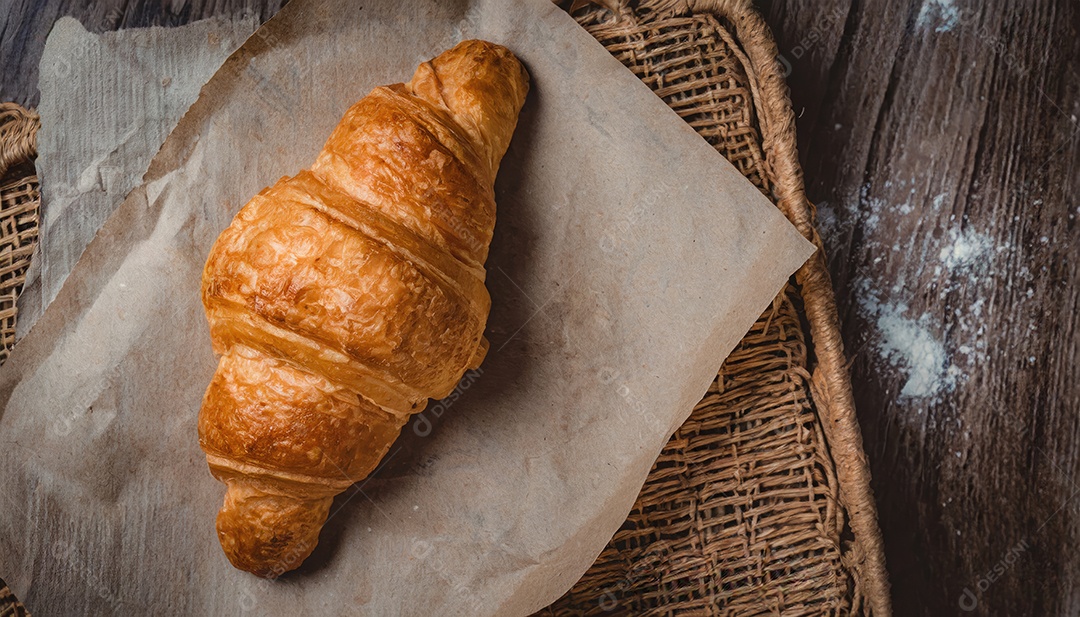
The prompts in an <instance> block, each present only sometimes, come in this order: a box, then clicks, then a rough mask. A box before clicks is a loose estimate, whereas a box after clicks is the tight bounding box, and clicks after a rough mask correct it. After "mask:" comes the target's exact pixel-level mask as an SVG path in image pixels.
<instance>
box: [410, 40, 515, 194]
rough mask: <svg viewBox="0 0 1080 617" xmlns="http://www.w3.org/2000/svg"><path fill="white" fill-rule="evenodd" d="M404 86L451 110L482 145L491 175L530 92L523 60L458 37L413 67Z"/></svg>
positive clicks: (487, 44)
mask: <svg viewBox="0 0 1080 617" xmlns="http://www.w3.org/2000/svg"><path fill="white" fill-rule="evenodd" d="M406 87H407V88H408V89H409V90H410V91H411V92H413V93H414V94H416V95H417V96H420V97H422V98H425V99H427V100H429V101H432V102H436V101H438V102H440V103H441V104H442V105H443V106H444V107H445V108H446V110H447V111H449V112H450V113H451V114H452V115H453V116H454V119H455V120H457V121H458V123H459V124H460V125H461V127H462V128H463V129H465V130H466V131H467V132H468V133H469V134H470V135H471V136H472V138H473V141H474V143H476V144H478V145H480V146H481V147H482V148H484V149H485V152H483V153H482V154H483V158H484V159H485V161H486V162H487V164H488V166H489V167H488V170H489V172H490V173H491V178H490V179H491V180H494V179H495V172H496V171H497V170H498V169H499V163H500V162H501V161H502V157H503V155H504V154H506V149H507V147H509V145H510V137H511V135H513V133H514V126H515V125H516V124H517V118H518V113H519V112H520V111H521V106H522V105H524V104H525V95H526V94H528V92H529V73H528V72H527V71H526V70H525V66H524V65H522V64H521V61H520V60H518V59H517V57H516V56H514V54H513V53H512V52H511V51H510V50H509V49H507V48H505V47H503V46H502V45H496V44H495V43H490V42H488V41H481V40H477V39H472V40H468V41H462V42H460V43H458V44H457V45H455V46H454V47H452V48H451V49H448V50H446V51H444V52H443V53H441V54H439V55H438V56H436V57H435V58H434V59H432V60H431V61H429V62H425V63H423V64H421V65H420V66H419V67H417V69H416V73H415V74H414V75H413V77H412V79H411V80H410V81H409V83H408V84H406Z"/></svg>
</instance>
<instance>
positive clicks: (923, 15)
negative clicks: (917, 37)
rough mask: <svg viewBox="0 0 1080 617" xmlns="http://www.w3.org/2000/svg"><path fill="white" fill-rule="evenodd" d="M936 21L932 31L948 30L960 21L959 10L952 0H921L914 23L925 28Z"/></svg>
mask: <svg viewBox="0 0 1080 617" xmlns="http://www.w3.org/2000/svg"><path fill="white" fill-rule="evenodd" d="M931 22H934V23H936V25H935V27H934V32H949V31H950V30H952V29H953V28H955V27H956V25H957V24H958V23H960V10H959V9H957V8H956V5H954V4H953V0H923V4H922V8H920V9H919V17H918V20H917V21H916V25H918V26H919V27H920V28H927V27H929V26H930V24H931Z"/></svg>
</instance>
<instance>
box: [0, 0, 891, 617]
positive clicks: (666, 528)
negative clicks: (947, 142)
mask: <svg viewBox="0 0 1080 617" xmlns="http://www.w3.org/2000/svg"><path fill="white" fill-rule="evenodd" d="M603 4H604V5H605V6H607V8H600V7H596V6H588V7H585V8H584V9H581V10H577V11H575V12H574V13H573V15H574V17H575V18H576V19H577V20H578V22H579V23H581V24H582V26H584V27H585V28H586V29H587V30H588V31H589V32H590V33H591V34H592V35H593V36H594V37H595V38H596V39H597V40H599V41H600V42H601V43H602V44H603V45H604V46H605V47H606V48H607V49H608V51H609V52H611V53H612V54H613V55H614V56H615V57H617V58H618V59H619V60H620V61H622V62H623V64H625V65H626V66H627V67H629V68H630V69H631V70H633V71H634V72H635V73H636V74H637V75H638V76H639V77H640V78H641V79H642V81H644V82H645V83H646V84H648V85H649V86H650V87H651V88H653V90H654V91H655V92H656V93H657V95H659V96H660V97H661V98H663V99H664V100H665V102H667V103H668V105H669V106H671V108H672V109H673V110H675V111H676V112H677V113H679V115H680V116H682V117H683V118H684V119H685V120H686V121H687V122H688V123H689V124H690V125H691V126H693V127H694V128H695V129H696V130H697V131H698V132H699V133H700V134H701V135H702V136H703V137H704V138H705V139H706V140H708V141H709V143H710V144H712V145H713V146H714V147H715V148H716V149H717V150H718V151H719V152H720V153H721V154H723V155H724V156H725V157H727V159H728V160H729V161H731V162H732V163H733V164H734V165H735V166H736V167H737V168H738V169H739V170H740V171H741V172H742V173H743V174H744V175H745V176H746V177H747V178H748V179H749V180H750V181H751V182H753V183H754V184H755V185H756V186H757V187H758V188H759V189H761V190H762V192H763V193H764V194H765V195H766V196H768V197H770V198H771V199H772V200H773V201H774V202H775V203H776V204H777V206H778V207H779V208H780V209H781V211H783V212H784V214H785V215H786V216H787V217H788V218H789V219H790V220H791V221H792V222H793V223H794V224H795V226H796V227H797V228H798V229H799V230H800V231H801V232H802V233H803V234H804V235H805V236H806V237H807V238H809V239H810V240H811V241H813V242H814V243H815V244H817V245H818V247H819V251H818V253H817V254H816V255H815V256H814V257H813V258H812V259H811V260H810V261H809V262H807V264H806V265H805V266H803V268H801V269H800V270H799V272H798V273H797V274H796V276H795V277H794V280H793V281H792V282H791V283H790V284H789V285H788V286H787V288H786V289H785V290H784V291H783V292H782V293H781V294H780V295H779V296H777V298H776V299H775V301H774V302H773V305H772V306H771V307H770V308H769V310H767V311H766V312H765V313H764V314H763V315H762V316H761V318H760V319H759V320H758V322H757V323H756V324H755V325H754V327H753V328H752V329H751V331H750V332H749V333H748V334H747V335H746V337H745V338H744V339H743V340H742V342H741V343H740V344H739V346H738V347H737V348H736V349H735V350H734V351H733V352H732V354H731V355H730V356H729V357H728V359H727V360H726V362H725V363H724V365H723V367H722V368H721V370H720V374H719V375H718V376H717V379H716V381H715V382H714V383H713V385H712V387H711V388H710V390H709V392H708V394H707V395H706V396H705V398H704V399H703V400H702V401H701V403H699V404H698V406H697V407H696V409H695V410H694V412H693V413H692V415H691V416H690V418H689V419H688V420H687V422H686V423H685V424H684V425H683V426H682V427H681V428H680V429H679V430H678V431H677V432H676V433H675V435H674V436H672V438H671V441H670V442H669V443H668V445H667V447H666V448H665V449H664V451H663V453H662V454H661V456H660V458H659V459H658V460H657V462H656V465H655V466H654V468H653V470H652V472H651V474H650V476H649V478H648V481H647V483H646V485H645V486H644V487H643V489H642V492H641V494H640V496H639V498H638V501H637V503H636V504H635V506H634V509H633V510H632V511H631V513H630V515H629V517H628V518H627V520H626V522H625V524H624V525H623V526H622V528H621V529H620V530H619V531H618V532H617V533H616V534H615V536H614V538H612V541H611V543H610V544H609V545H608V547H607V548H606V549H605V550H604V551H603V553H601V555H600V556H599V558H598V559H597V561H596V563H595V564H594V566H593V567H592V568H591V569H590V570H589V571H588V572H587V573H586V574H585V576H584V577H583V578H582V579H581V581H580V582H579V583H578V584H577V585H575V587H574V588H573V589H572V590H570V591H569V592H568V593H567V594H566V595H565V596H564V597H563V598H562V599H560V600H559V601H558V602H556V603H555V604H553V605H552V606H551V607H549V608H548V609H545V610H544V611H543V612H542V614H545V615H567V614H573V615H610V614H634V615H756V614H785V615H797V614H798V615H803V614H806V615H817V614H851V613H859V614H874V615H877V616H879V617H882V616H886V615H889V614H890V603H889V596H888V581H887V575H886V571H885V566H884V556H883V553H882V545H881V539H880V533H879V531H878V528H877V514H876V510H875V506H874V502H873V497H872V494H871V493H870V488H869V471H868V468H867V465H866V460H865V456H864V454H863V451H862V440H861V437H860V434H859V428H858V424H857V421H856V419H855V413H854V403H853V401H852V397H851V386H850V382H849V379H848V376H847V371H846V364H845V360H844V355H843V350H842V346H841V341H840V336H839V328H838V321H837V316H836V308H835V301H834V299H833V296H832V288H831V283H830V281H829V278H828V272H827V270H826V269H825V261H824V257H823V254H822V252H821V250H820V246H821V243H820V239H819V238H818V236H817V233H816V231H815V230H814V227H813V208H812V206H811V205H810V204H809V202H807V200H806V196H805V193H804V190H803V182H802V173H801V170H800V168H799V165H798V160H797V156H796V152H795V128H794V117H793V114H792V111H791V105H790V101H789V100H788V96H787V90H786V86H785V85H784V83H783V77H782V75H781V74H780V72H779V70H778V66H777V62H776V47H775V44H774V42H773V41H772V38H771V35H770V34H769V31H768V29H767V27H766V26H765V24H764V23H763V22H762V20H761V18H760V16H758V14H757V13H756V12H754V10H753V9H752V8H751V7H750V4H749V1H748V0H737V1H726V2H724V1H718V0H712V1H707V0H697V1H694V0H675V1H672V0H640V1H639V2H635V3H633V4H631V3H629V2H628V1H627V0H606V1H605V2H603ZM38 126H39V121H38V118H37V116H36V115H35V114H33V113H32V112H27V111H25V110H23V109H22V108H20V107H18V106H15V105H12V104H3V105H0V202H2V206H3V207H2V212H0V340H2V349H0V362H2V361H3V360H4V359H6V357H7V355H8V353H9V351H10V348H11V346H12V344H13V343H14V330H15V321H16V317H17V315H16V306H15V301H16V299H17V297H18V293H19V291H20V290H21V288H22V284H23V281H24V280H25V274H26V268H27V266H28V264H29V260H30V256H31V254H32V252H33V247H34V243H35V242H36V239H37V225H38V206H39V201H40V199H39V194H38V183H37V177H36V175H35V172H34V168H33V163H32V161H33V158H34V156H35V141H34V138H35V133H36V130H37V128H38ZM0 586H2V584H0ZM0 595H2V594H0ZM11 606H14V605H11ZM6 610H8V607H7V606H6V605H5V602H4V599H3V598H0V614H2V615H4V616H6V615H8V614H11V615H21V614H24V613H20V612H13V613H8V612H4V611H6ZM10 610H16V611H17V610H19V609H10Z"/></svg>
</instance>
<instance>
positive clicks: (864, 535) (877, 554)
mask: <svg viewBox="0 0 1080 617" xmlns="http://www.w3.org/2000/svg"><path fill="white" fill-rule="evenodd" d="M623 1H625V0H623ZM657 4H668V5H669V6H670V9H671V10H678V11H679V12H689V13H699V14H700V13H709V14H712V15H713V16H715V17H718V18H720V19H723V20H725V21H727V22H728V23H730V24H732V25H733V26H734V29H735V32H734V35H735V39H736V41H737V42H738V43H739V44H740V45H741V46H742V47H743V50H744V52H745V54H746V56H747V60H748V62H749V64H750V66H748V67H747V69H748V71H747V72H748V73H749V74H751V75H752V77H751V79H753V80H755V81H756V82H757V88H752V91H751V96H752V97H753V99H754V113H755V115H756V116H757V120H758V125H759V127H760V129H761V143H762V149H763V150H764V151H765V158H766V162H767V164H768V166H769V168H770V169H771V170H772V174H771V175H772V176H773V177H772V182H773V184H774V190H775V194H776V205H777V207H778V208H780V210H781V211H782V212H783V213H784V215H785V216H786V217H787V218H788V220H790V221H791V223H792V224H793V225H795V227H796V229H798V230H799V232H800V233H801V234H802V235H803V236H804V237H805V238H806V239H807V240H809V241H810V242H812V243H813V244H814V246H815V247H817V250H816V251H815V252H814V255H813V256H811V258H810V259H808V260H807V261H806V263H805V264H803V266H802V267H801V268H799V270H798V271H797V272H796V273H795V278H796V281H797V282H798V283H799V285H800V287H801V295H802V298H803V303H804V310H805V313H806V318H807V322H808V324H809V327H810V336H811V344H812V347H813V350H814V353H815V356H816V358H817V366H816V367H815V368H814V370H813V373H814V379H813V385H814V386H815V388H814V389H815V390H816V391H817V393H819V394H820V396H815V399H817V400H815V403H816V406H817V408H818V411H819V414H820V415H821V419H822V422H826V423H829V424H830V425H831V426H828V427H826V428H827V429H828V432H827V435H828V444H829V450H830V454H831V456H832V458H833V462H834V464H835V465H836V473H837V477H838V479H839V483H840V494H841V498H842V501H843V503H844V506H845V509H846V510H847V513H848V517H849V524H850V526H851V530H852V533H853V535H854V536H855V542H856V543H857V544H859V545H861V551H859V554H860V555H861V557H862V563H860V564H859V565H858V568H859V570H861V573H862V587H863V592H864V597H865V600H866V601H867V602H868V604H869V606H870V608H871V611H872V613H873V614H875V615H878V616H881V617H888V616H889V615H891V614H892V606H891V598H890V594H889V579H888V570H887V569H886V567H885V551H884V543H883V540H882V537H881V530H880V528H879V526H878V515H877V504H876V502H875V501H874V494H873V489H872V488H871V486H870V466H869V461H868V459H867V457H866V453H865V450H864V449H863V439H862V432H861V430H860V428H859V422H858V417H857V416H856V412H855V399H854V395H853V392H852V387H851V376H850V374H849V373H848V368H847V359H846V357H845V355H844V345H843V340H842V337H841V334H840V319H839V314H838V312H837V308H836V298H835V295H834V293H833V287H832V281H831V278H830V276H829V271H828V267H827V265H826V261H825V249H824V246H823V244H822V241H821V237H820V235H819V234H818V232H817V228H816V226H815V224H814V207H813V205H812V204H811V203H810V201H809V199H808V198H807V196H806V188H805V184H804V180H803V172H802V167H801V165H800V163H799V156H798V149H797V146H796V128H795V112H794V109H793V108H792V105H791V99H790V96H789V91H788V87H787V82H786V81H785V79H784V76H783V75H782V74H781V72H780V64H779V62H778V61H777V57H778V55H779V51H778V49H777V46H776V41H775V40H774V39H773V37H772V33H771V30H770V29H769V26H768V24H766V23H765V20H764V18H762V16H761V14H760V13H758V11H757V10H756V9H754V7H753V5H752V2H751V1H750V0H675V1H674V2H671V1H670V0H668V1H667V2H665V1H664V0H661V2H658V3H657Z"/></svg>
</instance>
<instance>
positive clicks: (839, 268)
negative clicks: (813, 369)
mask: <svg viewBox="0 0 1080 617" xmlns="http://www.w3.org/2000/svg"><path fill="white" fill-rule="evenodd" d="M762 8H763V11H764V12H765V15H766V16H767V19H768V21H769V23H770V24H771V26H772V28H773V30H774V32H775V35H776V37H777V39H778V43H779V48H780V50H781V53H783V54H784V55H785V56H786V58H787V59H788V61H789V63H790V65H791V74H790V76H789V78H788V79H789V84H790V86H791V89H792V100H793V103H794V106H795V112H796V114H797V115H798V116H799V137H800V152H801V158H802V162H803V165H804V168H805V172H806V178H807V184H808V193H809V196H810V198H811V199H812V200H814V201H816V202H817V203H818V204H819V207H820V210H819V213H820V215H821V227H822V233H823V236H824V238H825V243H826V247H827V249H828V252H829V257H830V259H829V263H830V270H831V272H832V276H833V280H834V283H835V287H836V293H837V300H838V303H839V305H840V310H841V318H842V321H843V324H844V338H845V342H846V345H847V349H848V355H849V358H851V361H852V375H853V381H854V386H855V395H856V402H857V404H858V409H859V417H860V421H861V424H862V429H863V434H864V436H865V440H866V449H867V453H868V455H869V457H870V460H871V463H872V469H873V475H874V483H873V484H874V489H875V492H876V495H877V501H878V505H879V512H880V518H881V520H880V522H881V526H882V530H883V534H884V538H885V546H886V552H887V559H888V564H889V569H890V573H891V578H892V584H893V599H894V603H895V607H896V613H897V614H898V615H917V614H925V615H944V614H957V613H963V612H965V611H966V610H968V609H973V610H974V611H975V612H977V613H984V614H999V615H1032V614H1040V615H1042V614H1046V615H1050V614H1076V613H1077V611H1078V610H1080V591H1078V587H1077V585H1076V584H1075V581H1076V580H1077V575H1078V569H1080V559H1078V558H1077V556H1076V547H1077V539H1078V538H1077V535H1078V534H1077V531H1078V530H1077V527H1078V523H1080V496H1078V489H1080V484H1078V481H1080V478H1077V477H1076V472H1077V467H1078V464H1080V450H1078V445H1080V443H1078V439H1077V438H1078V431H1077V427H1078V419H1077V413H1078V412H1080V380H1078V379H1077V378H1078V377H1080V370H1078V369H1077V361H1078V360H1080V338H1078V337H1077V336H1076V335H1077V328H1078V323H1080V321H1078V317H1077V315H1078V306H1077V304H1078V298H1080V295H1078V294H1080V292H1078V289H1080V271H1078V269H1077V260H1076V259H1075V258H1076V257H1077V256H1078V252H1077V249H1078V239H1080V238H1078V230H1077V224H1076V221H1077V217H1078V215H1080V213H1078V211H1077V201H1076V194H1077V191H1078V189H1080V178H1078V176H1077V166H1076V163H1077V141H1076V136H1077V134H1078V133H1077V131H1078V128H1080V126H1078V124H1077V114H1078V107H1080V105H1078V104H1080V97H1078V91H1080V77H1078V75H1077V69H1076V60H1077V59H1078V58H1080V6H1078V5H1077V4H1076V3H1075V2H1072V1H1070V0H1040V1H1038V2H1026V3H1011V2H1004V1H994V2H984V3H974V2H970V3H969V2H964V1H962V0H956V1H955V2H948V1H945V0H936V1H935V0H927V1H926V2H919V1H913V2H899V1H891V2H883V1H870V2H851V1H845V0H828V1H819V2H814V3H809V2H800V1H798V0H775V1H773V2H771V3H768V4H767V5H763V7H762ZM905 390H906V393H905Z"/></svg>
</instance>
